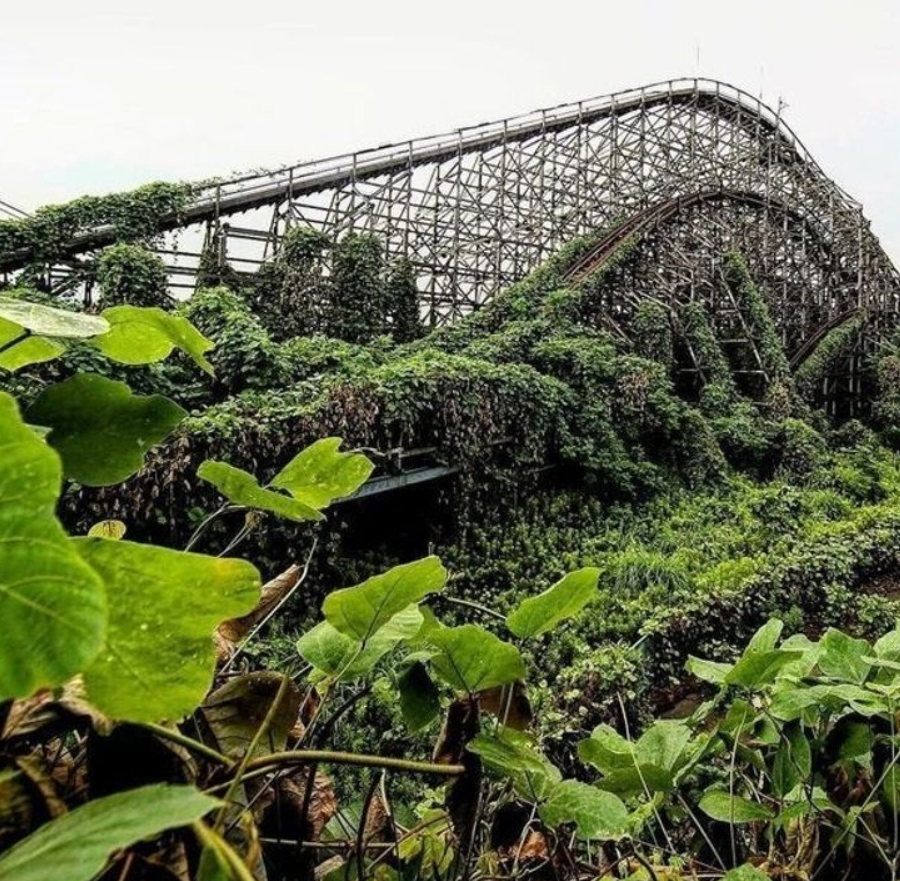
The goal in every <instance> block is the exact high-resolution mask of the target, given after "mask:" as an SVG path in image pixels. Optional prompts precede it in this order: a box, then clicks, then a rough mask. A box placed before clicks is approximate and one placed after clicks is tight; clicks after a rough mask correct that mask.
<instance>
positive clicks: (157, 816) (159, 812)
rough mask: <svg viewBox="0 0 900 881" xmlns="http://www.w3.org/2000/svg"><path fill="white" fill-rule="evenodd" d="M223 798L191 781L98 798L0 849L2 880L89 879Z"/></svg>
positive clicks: (69, 880)
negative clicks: (119, 854) (125, 852)
mask: <svg viewBox="0 0 900 881" xmlns="http://www.w3.org/2000/svg"><path fill="white" fill-rule="evenodd" d="M218 805H219V802H218V801H217V800H216V799H214V798H211V797H210V796H208V795H204V794H203V793H202V792H199V791H198V790H196V789H194V788H193V787H191V786H168V785H166V784H154V785H152V786H142V787H141V788H140V789H131V790H129V791H127V792H117V793H116V794H115V795H108V796H106V797H104V798H98V799H94V800H93V801H89V802H88V803H87V804H85V805H82V806H81V807H78V808H75V809H74V810H72V811H69V812H68V813H65V814H63V815H62V816H60V817H57V818H56V819H55V820H52V821H51V822H49V823H47V824H46V825H44V826H41V827H40V829H38V830H37V831H36V832H34V833H33V834H31V835H29V836H28V838H26V839H24V840H23V841H20V842H19V843H18V844H16V845H13V847H11V848H10V849H9V850H8V851H6V853H4V854H2V855H0V878H2V879H3V881H90V879H91V878H94V877H95V876H96V875H98V874H100V872H101V871H102V869H103V867H104V865H106V861H107V860H108V859H109V857H110V856H112V854H114V853H115V852H116V851H120V850H122V849H123V848H126V847H129V846H131V845H132V844H135V843H137V842H138V841H142V840H143V839H145V838H152V837H154V836H156V835H159V833H160V832H163V831H165V830H166V829H172V828H174V827H176V826H186V825H187V824H189V823H193V822H194V821H195V820H199V819H200V818H201V817H202V816H203V815H204V814H207V813H209V812H210V811H211V810H213V809H214V808H216V807H217V806H218Z"/></svg>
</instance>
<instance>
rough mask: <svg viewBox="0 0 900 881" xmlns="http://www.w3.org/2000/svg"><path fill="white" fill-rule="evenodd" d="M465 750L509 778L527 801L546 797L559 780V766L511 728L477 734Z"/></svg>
mask: <svg viewBox="0 0 900 881" xmlns="http://www.w3.org/2000/svg"><path fill="white" fill-rule="evenodd" d="M466 749H467V750H469V752H472V753H475V754H476V755H477V756H480V758H481V760H482V762H483V763H484V765H485V767H486V768H487V769H488V770H490V771H492V772H493V773H495V774H498V775H500V776H501V777H509V778H510V779H511V780H512V781H513V783H514V785H515V787H516V791H517V792H518V793H519V795H521V796H522V797H523V798H527V799H529V800H530V801H541V800H543V799H544V798H546V797H547V796H548V795H550V793H551V791H552V789H553V787H554V786H555V785H556V784H557V783H559V781H560V779H561V775H560V773H559V769H558V768H556V767H555V766H554V765H552V764H551V763H550V762H549V761H548V760H547V759H546V758H545V757H544V756H543V755H541V753H540V752H538V750H537V747H536V745H535V743H534V741H533V740H532V738H530V737H529V736H528V735H527V734H524V733H523V732H521V731H516V730H514V729H512V728H500V729H499V730H498V731H497V732H495V733H494V734H493V735H488V734H478V735H476V737H475V738H473V739H472V740H471V741H470V742H469V743H468V744H467V745H466Z"/></svg>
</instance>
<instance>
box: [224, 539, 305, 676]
mask: <svg viewBox="0 0 900 881" xmlns="http://www.w3.org/2000/svg"><path fill="white" fill-rule="evenodd" d="M318 541H319V539H318V538H314V539H313V543H312V547H311V548H310V549H309V553H308V554H307V556H306V562H305V563H304V565H303V570H302V571H301V572H300V574H299V575H298V576H297V580H296V581H295V582H294V584H293V586H292V587H291V589H290V590H289V591H288V592H287V593H286V594H285V595H284V596H283V597H282V598H281V599H280V600H279V601H278V602H277V603H276V604H275V605H274V606H273V607H272V608H271V609H270V610H269V612H268V613H267V614H266V615H265V617H264V618H263V619H262V620H261V621H260V622H259V623H258V624H257V625H256V626H255V627H254V628H253V629H252V630H251V631H250V632H249V633H248V634H247V635H246V636H245V637H244V638H243V639H242V640H241V641H240V642H239V643H238V644H237V647H236V648H235V650H234V654H232V656H231V657H230V658H229V659H228V661H227V662H226V663H225V665H224V666H223V667H222V673H227V672H228V671H229V670H230V669H231V666H232V664H234V662H235V660H237V658H238V656H239V655H240V654H241V653H242V652H243V651H244V649H245V648H246V647H247V645H248V644H249V642H250V641H251V640H252V639H253V638H254V637H255V636H256V635H257V634H258V633H259V631H260V630H262V629H263V627H265V626H266V624H268V623H269V621H271V620H272V618H274V617H275V615H277V614H278V611H279V609H281V607H282V606H283V605H284V604H285V603H286V602H287V601H288V600H289V599H290V598H291V597H292V596H293V595H294V594H295V593H296V592H297V588H298V587H300V585H301V584H303V582H304V581H305V580H306V578H307V576H308V575H309V566H310V563H311V562H312V558H313V554H314V553H315V551H316V545H317V544H318Z"/></svg>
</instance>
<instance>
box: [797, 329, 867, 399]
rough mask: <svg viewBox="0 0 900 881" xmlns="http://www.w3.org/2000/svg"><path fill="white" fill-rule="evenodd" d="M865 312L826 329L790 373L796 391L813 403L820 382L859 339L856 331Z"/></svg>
mask: <svg viewBox="0 0 900 881" xmlns="http://www.w3.org/2000/svg"><path fill="white" fill-rule="evenodd" d="M867 319H868V316H867V315H866V314H865V313H859V314H858V315H854V316H853V317H852V318H850V319H849V320H848V321H845V322H844V323H843V324H841V325H838V326H837V327H835V328H832V329H831V330H830V331H828V333H827V334H825V336H824V337H823V338H822V339H821V340H820V341H819V343H818V344H817V345H816V347H815V348H814V349H813V350H812V352H810V353H809V355H808V356H807V357H806V360H805V361H804V362H803V363H802V364H801V365H800V366H799V367H798V368H797V370H796V372H795V373H794V382H795V383H796V385H797V391H799V392H800V394H801V395H803V397H804V398H805V399H806V400H807V401H809V402H810V403H815V400H816V395H817V394H818V392H819V391H820V389H821V387H822V383H823V382H824V381H825V380H826V379H827V378H828V377H829V376H830V375H831V374H832V373H835V372H837V371H838V370H839V368H840V367H841V366H842V364H843V363H844V362H846V360H847V359H848V358H849V357H850V355H851V354H852V353H853V350H854V349H855V348H856V345H857V343H858V342H859V334H860V331H861V330H862V329H863V327H864V326H865V324H866V321H867Z"/></svg>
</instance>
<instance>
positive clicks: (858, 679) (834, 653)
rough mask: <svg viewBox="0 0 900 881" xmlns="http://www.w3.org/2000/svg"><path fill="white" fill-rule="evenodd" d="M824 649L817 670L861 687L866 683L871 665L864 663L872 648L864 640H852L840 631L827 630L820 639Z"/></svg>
mask: <svg viewBox="0 0 900 881" xmlns="http://www.w3.org/2000/svg"><path fill="white" fill-rule="evenodd" d="M821 644H822V647H823V649H824V651H823V653H822V655H821V657H820V658H819V669H820V670H821V671H822V672H823V673H824V674H825V675H826V676H831V677H833V678H835V679H843V680H844V681H846V682H852V683H855V684H857V685H861V684H862V683H863V682H865V681H866V678H867V677H868V675H869V673H870V671H871V670H872V665H871V664H870V663H869V662H868V661H866V660H865V659H866V657H867V656H868V655H871V653H872V648H871V647H870V646H869V644H868V643H867V642H866V641H865V640H864V639H854V638H853V637H852V636H848V635H847V634H846V633H842V632H841V631H840V630H834V629H833V628H829V629H828V630H827V631H826V632H825V635H824V636H823V637H822V639H821Z"/></svg>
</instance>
